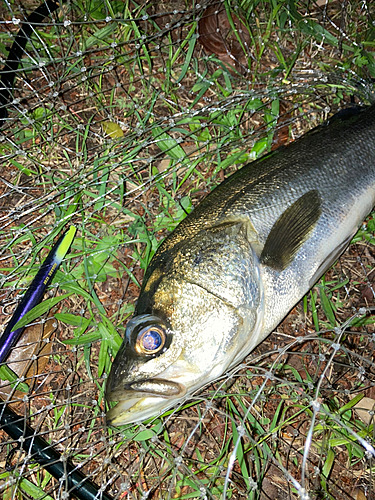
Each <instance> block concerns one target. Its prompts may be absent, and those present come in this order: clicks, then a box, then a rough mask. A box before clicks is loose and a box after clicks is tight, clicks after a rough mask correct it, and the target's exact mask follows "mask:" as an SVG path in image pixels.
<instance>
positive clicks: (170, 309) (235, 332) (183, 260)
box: [106, 105, 375, 425]
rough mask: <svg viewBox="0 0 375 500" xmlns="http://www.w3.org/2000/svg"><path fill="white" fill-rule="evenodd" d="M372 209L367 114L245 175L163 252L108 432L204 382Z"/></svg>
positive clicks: (372, 119)
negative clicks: (113, 426)
mask: <svg viewBox="0 0 375 500" xmlns="http://www.w3.org/2000/svg"><path fill="white" fill-rule="evenodd" d="M374 204H375V105H373V106H371V107H369V108H367V109H365V110H356V111H353V112H349V113H346V114H342V116H336V117H334V118H333V119H332V120H331V122H330V123H327V124H325V125H322V126H320V127H318V128H316V129H314V130H312V131H311V132H309V133H307V134H306V135H304V136H303V137H302V138H300V139H299V140H297V141H295V142H294V143H292V144H290V145H289V146H287V147H283V148H280V149H278V150H276V151H275V152H273V153H271V154H268V155H266V156H264V157H263V158H260V159H259V160H257V161H255V162H253V163H250V164H248V165H246V166H245V167H243V168H242V169H240V170H239V171H238V172H236V173H235V174H233V175H232V176H231V177H229V178H228V179H227V180H225V181H224V182H223V183H222V184H221V185H220V186H218V187H217V188H216V189H215V190H214V191H212V193H210V194H209V195H208V196H207V197H206V198H205V199H204V200H203V201H202V202H201V203H200V204H199V205H198V206H197V207H196V209H195V210H194V211H193V212H192V213H191V214H189V216H188V217H186V219H184V220H183V221H182V222H181V223H180V224H179V225H178V226H177V228H176V229H175V230H174V231H173V232H172V233H171V234H170V235H169V236H168V238H166V239H165V240H164V242H163V243H162V244H161V246H160V248H159V249H158V251H157V252H156V254H155V255H154V257H153V259H152V261H151V263H150V265H149V267H148V269H147V272H146V275H145V278H144V282H143V286H142V289H141V293H140V296H139V299H138V303H137V307H136V311H135V315H134V317H133V319H131V321H129V323H128V325H127V328H126V334H125V339H124V342H123V344H122V346H121V348H120V350H119V352H118V354H117V356H116V358H115V360H114V363H113V366H112V369H111V373H110V376H109V379H108V383H107V390H106V391H107V392H106V397H107V401H108V402H117V405H116V406H114V407H113V408H112V409H111V410H110V411H109V412H108V413H107V420H108V422H109V423H110V424H112V425H124V424H128V423H132V422H139V421H142V420H144V419H147V418H149V417H152V416H155V415H157V414H159V413H161V412H163V411H165V410H166V409H168V408H170V407H171V406H173V405H174V404H175V403H176V402H178V401H179V400H181V398H183V397H184V396H185V395H186V394H191V393H192V392H194V391H196V390H197V389H199V388H200V387H202V386H203V385H204V384H207V383H208V382H210V381H212V380H215V379H216V378H217V377H219V376H220V375H221V374H223V373H224V372H225V371H226V370H228V369H229V368H231V367H233V366H234V365H236V364H237V363H239V362H240V361H241V360H242V359H243V358H244V357H245V356H246V355H247V354H248V353H249V352H250V351H252V350H253V349H254V348H255V347H256V346H257V345H258V344H259V343H260V342H262V340H264V339H265V338H266V337H267V336H268V335H269V334H270V333H271V332H272V331H273V330H274V329H275V328H276V326H277V325H278V324H279V323H280V322H281V321H282V320H283V318H284V317H285V316H286V314H287V313H288V312H289V311H290V310H291V309H292V308H293V307H294V305H295V304H296V303H297V302H298V301H300V300H301V298H302V297H303V296H304V295H305V293H306V292H307V291H308V290H309V289H310V288H311V287H312V286H313V285H314V283H315V282H316V281H317V280H318V279H319V277H320V276H321V275H322V274H323V273H324V272H325V271H326V270H327V269H328V268H329V267H330V266H331V265H332V264H333V263H334V262H335V260H336V259H337V258H338V257H339V256H340V254H341V253H342V252H343V251H344V249H345V247H346V246H347V245H348V244H349V242H350V240H351V239H352V237H353V236H354V234H355V233H356V231H357V229H358V227H359V225H360V224H361V222H362V221H363V219H364V218H365V217H366V215H367V214H368V213H369V212H370V211H371V209H372V207H373V206H374Z"/></svg>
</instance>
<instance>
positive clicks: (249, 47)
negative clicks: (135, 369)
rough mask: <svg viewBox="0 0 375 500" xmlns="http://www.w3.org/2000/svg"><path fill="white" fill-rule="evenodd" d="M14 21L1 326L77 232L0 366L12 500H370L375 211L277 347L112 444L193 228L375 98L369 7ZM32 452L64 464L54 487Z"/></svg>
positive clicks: (5, 42) (196, 9) (19, 6)
mask: <svg viewBox="0 0 375 500" xmlns="http://www.w3.org/2000/svg"><path fill="white" fill-rule="evenodd" d="M0 12H1V22H0V56H1V58H2V67H3V68H4V69H3V72H2V75H1V82H0V93H1V99H0V103H1V105H2V106H3V107H2V108H1V109H2V111H1V115H0V117H1V119H2V129H1V131H0V151H1V157H2V160H1V171H0V220H1V225H0V240H1V245H0V259H1V265H0V267H1V270H0V272H1V323H2V325H1V328H3V329H5V326H6V323H7V321H8V320H9V319H10V317H11V314H12V313H13V311H14V310H15V308H16V307H17V304H18V303H19V301H20V299H21V297H22V294H23V293H24V292H25V290H26V289H27V287H28V285H29V284H30V283H31V281H32V279H33V277H34V276H35V275H36V273H37V272H38V269H39V267H40V264H41V262H43V260H44V258H45V257H46V255H47V254H48V251H49V250H50V249H51V247H52V246H53V243H54V242H55V241H56V239H57V237H58V235H60V234H61V232H62V231H65V230H66V229H68V227H69V226H71V225H74V226H76V227H77V234H76V237H75V239H74V242H73V245H72V248H71V250H70V253H69V254H68V255H67V256H66V257H65V260H64V263H63V264H62V266H61V267H60V269H59V270H58V271H57V273H56V276H55V278H54V281H53V284H52V285H51V287H50V288H49V290H48V292H47V293H46V295H45V300H50V302H49V303H47V304H46V305H45V307H44V311H46V310H48V309H50V312H49V313H46V314H45V315H44V316H42V317H41V310H40V309H39V310H37V312H36V313H35V315H34V317H30V321H31V324H30V326H29V327H28V328H27V329H26V330H25V332H24V334H23V336H22V337H21V339H20V341H19V343H18V345H17V347H16V348H15V349H14V350H13V351H12V353H11V355H10V356H9V357H8V359H7V361H6V363H3V364H2V366H1V367H0V378H1V385H0V397H1V398H2V400H4V401H6V406H4V405H2V404H1V405H0V415H2V420H1V425H0V495H1V496H2V498H4V499H19V498H37V499H48V500H49V499H52V498H54V499H66V498H70V497H73V496H75V495H79V490H80V489H81V490H82V488H80V486H79V484H78V486H77V484H76V483H75V484H73V482H72V481H69V478H71V477H73V474H74V473H75V472H77V471H79V473H83V474H84V475H85V476H86V477H87V478H89V479H90V480H91V481H92V482H93V484H94V485H96V487H97V489H96V490H95V487H94V489H93V490H90V491H91V493H90V492H89V490H87V491H86V493H87V495H90V494H91V495H92V496H91V497H90V496H89V498H94V497H95V495H96V498H110V497H112V498H117V499H127V498H129V499H146V498H150V499H169V498H176V499H181V500H182V499H187V498H197V499H205V498H207V499H221V498H225V499H227V498H228V499H229V498H232V499H240V498H249V499H257V498H261V499H267V498H278V499H289V498H302V499H307V498H310V499H318V498H336V499H349V498H356V499H363V498H372V496H373V495H374V486H373V472H374V462H373V460H374V441H373V415H374V409H375V392H374V377H375V364H374V356H373V350H374V345H375V328H374V317H373V316H372V312H373V308H374V291H373V287H372V282H373V279H374V276H375V271H374V263H375V255H374V246H373V244H374V238H373V230H374V229H375V224H374V222H373V219H372V216H371V215H370V216H369V217H368V219H367V220H366V221H365V222H364V224H363V226H362V227H361V229H360V230H359V232H358V234H357V235H356V236H355V238H354V240H353V241H352V244H351V245H350V247H349V248H348V250H347V251H346V252H345V254H344V255H343V256H342V257H341V258H340V259H339V261H338V263H337V264H336V265H335V266H334V267H333V268H332V269H331V270H330V271H328V272H327V273H326V274H325V276H324V277H323V278H321V279H320V280H319V281H318V283H317V284H316V285H315V286H314V288H313V289H312V290H311V292H310V293H308V294H307V295H306V297H305V298H304V299H303V300H302V301H301V302H300V303H299V304H298V305H297V306H296V307H295V308H294V309H293V310H292V311H291V313H290V314H289V316H288V317H287V318H286V319H285V320H284V321H283V322H282V323H281V325H280V326H279V327H278V328H277V329H276V331H275V332H274V333H273V334H272V335H271V336H270V337H269V338H268V339H267V340H266V341H264V342H263V343H262V344H261V345H260V346H259V347H258V348H257V349H256V350H255V351H253V352H252V353H251V354H250V355H249V356H248V357H247V358H246V359H245V360H244V361H243V363H242V364H241V365H239V366H238V367H236V368H235V369H233V370H231V372H230V373H226V374H224V375H223V376H222V377H220V378H219V380H217V381H216V382H215V383H212V384H210V385H208V386H206V387H204V388H203V389H202V390H200V391H199V392H197V393H196V394H194V395H193V396H190V397H188V398H187V399H186V400H183V401H181V402H180V404H178V405H177V406H176V407H174V408H172V409H171V410H169V411H168V412H167V413H166V414H164V415H162V416H156V417H155V418H151V419H149V420H148V421H145V422H143V423H142V424H138V425H134V424H132V425H128V426H126V427H123V428H120V429H116V428H111V427H107V426H106V420H105V412H106V410H107V408H106V403H105V383H106V379H107V376H108V374H109V371H110V368H111V362H112V360H113V358H114V355H115V354H116V352H117V350H118V349H119V347H120V344H121V340H122V337H123V336H124V331H125V325H126V322H127V320H128V319H129V318H130V317H131V315H132V313H133V311H134V305H135V302H136V300H137V297H138V294H139V290H140V284H141V282H142V277H143V274H144V271H145V269H146V267H147V265H148V263H149V262H150V259H151V258H152V255H153V254H154V253H155V251H156V249H157V247H158V245H159V244H160V242H161V241H162V239H163V238H164V237H165V236H166V235H167V234H168V233H169V232H170V231H171V230H173V229H174V227H176V225H177V224H178V222H179V221H181V220H182V219H183V218H184V217H185V216H186V214H187V213H188V212H189V211H191V210H192V208H193V207H194V206H196V205H197V204H198V203H199V201H200V200H201V199H202V198H203V197H204V196H205V195H206V194H207V193H209V192H210V191H211V190H212V189H213V188H214V187H215V186H216V185H218V184H219V183H220V182H221V181H223V180H224V179H225V178H226V177H228V176H229V175H230V174H231V173H232V172H234V171H236V170H237V169H238V168H240V167H241V166H242V165H244V164H245V163H247V162H249V161H250V160H252V159H255V158H257V157H259V156H261V155H262V154H263V153H265V152H267V151H271V150H274V149H276V148H277V147H279V146H282V145H284V144H286V143H288V142H289V141H292V140H294V139H295V138H297V137H299V136H301V135H302V134H303V133H305V132H306V131H308V130H310V129H311V128H312V127H314V126H315V125H317V124H319V123H321V122H322V121H323V120H324V119H326V118H328V117H329V116H331V115H332V114H333V113H334V112H336V111H338V110H339V109H342V108H345V107H348V106H352V105H353V104H355V105H366V104H369V103H371V102H373V101H374V96H373V85H372V78H374V77H375V58H374V45H375V26H374V23H375V8H374V5H373V2H371V1H370V0H365V1H356V0H348V1H346V2H335V1H329V0H327V1H324V0H318V1H316V2H307V1H306V2H304V1H300V2H297V1H282V0H274V1H272V2H269V1H265V0H258V1H256V0H242V1H240V0H239V1H238V2H234V1H229V0H228V1H222V2H205V1H202V2H200V3H196V2H183V1H179V0H166V1H161V2H135V1H130V0H115V1H113V0H111V1H108V0H105V1H104V2H103V1H99V0H68V1H65V2H64V1H60V2H56V3H55V2H52V1H49V2H45V3H42V4H41V5H39V3H38V2H35V1H34V0H33V1H31V0H25V1H23V2H20V1H19V0H12V1H6V2H3V3H2V4H1V6H0ZM17 34H18V37H17ZM12 44H13V45H12ZM7 58H8V60H7ZM1 89H2V90H1ZM338 153H339V151H338ZM355 175H356V174H355V172H353V176H355ZM317 182H318V181H317ZM60 297H61V300H60ZM4 408H7V409H9V410H12V412H14V414H11V415H10V414H9V412H8V413H6V412H5V410H4ZM12 415H13V416H12ZM14 415H18V419H17V417H16V421H17V422H18V427H17V428H18V429H19V433H20V434H17V433H15V434H14V435H13V437H12V435H11V434H9V429H10V423H11V422H14V421H15V420H14V418H13V417H14ZM7 419H8V420H7ZM12 419H13V420H12ZM20 422H21V423H20ZM26 423H27V424H28V426H29V427H26ZM33 436H34V438H35V439H34V441H38V440H39V439H40V440H41V439H43V440H44V441H45V442H46V443H49V445H50V446H51V447H53V450H54V451H56V452H57V455H53V454H52V455H51V457H52V458H51V457H50V460H52V461H53V460H54V461H55V462H61V463H62V464H63V465H64V467H62V469H63V470H62V473H61V476H60V480H58V479H56V478H55V477H53V475H51V473H50V469H48V464H47V463H46V461H47V458H46V454H45V455H43V454H42V455H41V454H38V453H37V452H35V450H34V449H31V447H30V445H28V443H29V442H30V439H31V440H32V437H33ZM38 442H39V441H38ZM46 446H47V445H46ZM47 455H48V453H47ZM56 457H57V458H56ZM68 463H69V466H65V464H68ZM82 481H84V480H82ZM92 491H93V492H94V493H92ZM95 491H96V493H95Z"/></svg>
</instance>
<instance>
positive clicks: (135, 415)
mask: <svg viewBox="0 0 375 500" xmlns="http://www.w3.org/2000/svg"><path fill="white" fill-rule="evenodd" d="M186 392H187V390H186V387H185V386H184V385H183V384H180V383H178V382H172V381H170V380H166V379H162V378H153V379H145V380H138V381H135V382H130V383H126V384H123V385H121V384H119V385H118V386H117V387H115V388H114V389H112V390H110V392H109V393H107V394H106V399H107V402H108V403H109V402H117V404H116V406H114V407H113V408H111V409H110V410H109V411H108V412H107V423H108V424H110V425H115V426H118V425H125V424H130V423H135V422H140V421H143V420H145V419H147V418H149V417H152V416H154V415H155V414H157V413H159V412H160V411H162V410H164V409H167V408H169V407H170V406H173V404H174V403H175V401H176V399H180V398H182V397H183V396H184V395H185V394H186Z"/></svg>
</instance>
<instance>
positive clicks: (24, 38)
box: [0, 0, 67, 128]
mask: <svg viewBox="0 0 375 500" xmlns="http://www.w3.org/2000/svg"><path fill="white" fill-rule="evenodd" d="M66 1H67V0H59V1H58V2H56V1H55V0H46V1H45V2H44V3H42V4H41V5H39V7H38V8H37V9H35V10H34V11H33V12H32V13H31V14H30V15H29V16H28V17H27V18H26V21H25V22H24V23H22V25H21V28H20V29H19V31H18V33H17V36H16V38H15V40H14V42H13V43H12V46H11V48H10V50H9V54H8V57H7V60H6V61H5V64H4V67H3V69H2V71H1V72H0V75H1V77H0V128H1V127H2V126H3V125H4V124H5V122H6V118H7V117H8V110H7V107H8V105H9V103H10V100H11V99H12V89H13V84H14V79H15V77H16V73H17V70H18V66H19V63H20V61H21V58H22V55H23V54H24V52H25V47H26V44H27V42H28V41H29V40H30V35H31V34H32V32H33V30H34V28H35V27H36V25H38V24H40V23H42V22H43V20H44V19H45V18H46V17H48V16H50V15H51V14H52V13H53V12H55V11H56V10H57V9H58V8H59V7H61V5H63V4H64V3H65V2H66Z"/></svg>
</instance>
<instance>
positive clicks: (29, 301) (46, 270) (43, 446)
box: [0, 226, 112, 500]
mask: <svg viewBox="0 0 375 500" xmlns="http://www.w3.org/2000/svg"><path fill="white" fill-rule="evenodd" d="M75 232H76V228H75V227H74V226H71V227H70V228H69V229H68V231H66V232H65V233H64V234H63V235H62V236H60V238H59V239H58V240H57V242H56V243H55V244H54V245H53V247H52V249H51V251H50V252H49V254H48V255H47V257H46V259H45V261H44V262H43V264H42V265H41V267H40V269H39V271H38V272H37V274H36V276H35V278H34V279H33V281H32V282H31V285H30V286H29V288H28V290H27V291H26V293H25V295H24V296H23V298H22V300H21V302H20V304H19V305H18V307H17V308H16V310H15V312H14V314H13V316H12V318H11V320H10V321H9V323H8V325H7V327H6V329H5V331H4V333H3V335H2V336H1V337H0V364H1V363H3V362H4V361H5V360H6V359H7V357H8V355H9V353H10V351H11V350H12V348H13V347H14V345H15V344H16V343H17V341H18V340H19V338H20V336H21V335H22V332H23V330H24V328H25V327H21V328H17V323H19V321H20V320H21V319H22V318H24V316H25V315H26V314H27V313H28V312H29V311H30V310H31V309H33V307H35V306H36V305H37V304H38V303H39V302H40V301H41V299H42V297H43V294H44V292H45V291H46V289H47V287H48V285H49V284H50V283H51V281H52V279H53V277H54V275H55V273H56V271H57V269H58V267H59V266H60V264H61V262H62V261H63V259H64V257H65V255H66V254H67V252H68V251H69V248H70V246H71V244H72V241H73V238H74V236H75ZM0 428H1V429H2V430H4V431H5V432H6V433H7V434H9V436H10V437H11V438H12V439H14V440H15V441H17V442H21V443H22V449H23V450H24V451H25V452H27V454H28V455H31V458H32V459H33V460H34V461H36V462H38V463H40V465H41V466H42V467H44V468H45V469H46V470H47V471H48V472H49V473H50V474H51V475H53V476H54V477H55V478H56V479H57V480H58V481H60V482H62V483H65V485H66V491H67V493H68V494H71V495H74V496H75V497H77V498H78V499H79V500H95V499H101V500H112V497H111V496H109V495H107V494H105V493H102V492H101V491H100V489H99V488H98V486H97V485H96V484H95V483H93V482H92V481H91V480H90V479H89V478H87V477H86V476H85V475H84V474H83V473H82V472H80V471H79V470H78V469H77V467H75V466H74V465H73V464H72V463H71V462H70V461H69V460H66V459H65V458H64V457H63V456H62V455H61V454H60V453H58V452H57V451H55V450H54V449H53V448H52V446H51V445H50V444H49V443H48V442H47V441H45V440H44V439H42V438H41V437H40V436H37V435H36V433H35V431H34V430H33V429H32V427H30V426H29V425H28V424H27V423H26V419H25V418H24V417H20V416H19V415H17V414H16V413H14V412H13V410H11V409H10V408H9V405H7V404H6V403H5V402H4V401H3V400H1V399H0Z"/></svg>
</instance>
